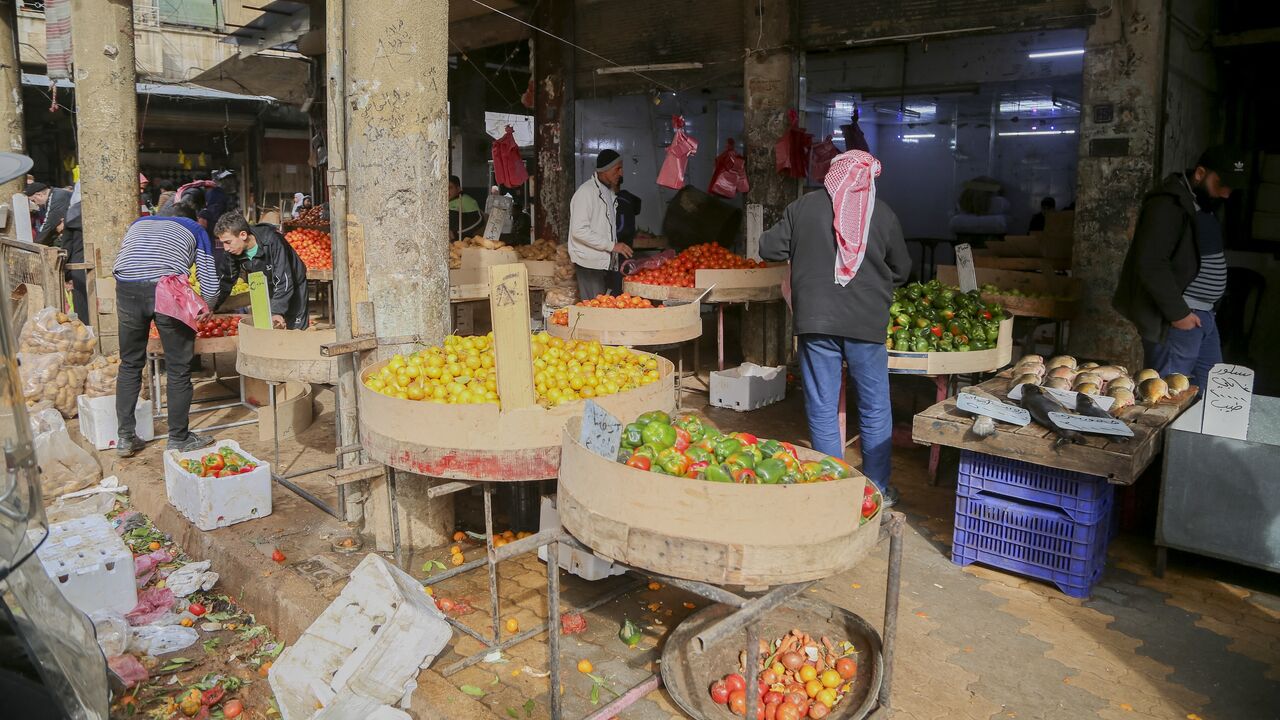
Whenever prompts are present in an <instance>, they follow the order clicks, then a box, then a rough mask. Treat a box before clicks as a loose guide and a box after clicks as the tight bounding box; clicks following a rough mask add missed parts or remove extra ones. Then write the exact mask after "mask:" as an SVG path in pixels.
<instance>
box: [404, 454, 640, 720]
mask: <svg viewBox="0 0 1280 720" xmlns="http://www.w3.org/2000/svg"><path fill="white" fill-rule="evenodd" d="M387 472H388V473H389V475H390V477H389V478H388V482H387V492H388V494H389V499H390V501H391V518H392V542H393V544H394V551H395V554H396V559H397V563H398V562H399V558H400V533H399V523H398V518H397V516H398V514H399V513H398V509H397V507H396V497H395V474H396V471H395V470H394V469H392V468H387ZM476 485H481V486H483V490H484V535H485V556H484V557H483V558H479V559H476V560H472V561H470V562H466V563H463V564H461V565H459V566H457V567H455V568H451V569H449V570H445V571H443V572H440V573H436V574H435V575H432V576H431V577H429V578H426V579H425V580H423V581H422V584H423V585H424V586H425V585H435V584H437V583H441V582H444V581H445V580H448V579H450V578H454V577H457V576H459V575H461V574H463V573H466V572H470V571H472V570H475V569H477V568H480V567H482V566H483V567H487V568H488V575H489V609H490V613H491V614H492V618H491V619H492V628H491V629H492V632H493V634H492V636H489V637H486V636H485V635H484V634H482V633H480V632H477V631H476V630H473V629H472V628H470V627H468V626H467V625H465V624H463V623H462V622H460V621H459V620H457V619H456V618H452V617H449V616H448V615H446V616H445V620H446V621H447V622H448V623H449V624H450V625H452V626H453V627H454V628H455V629H457V630H458V631H459V632H462V633H464V634H466V635H469V636H470V637H472V638H475V639H476V640H477V641H479V642H480V644H481V645H483V646H484V647H483V649H481V650H480V651H479V652H477V653H475V654H473V655H470V656H468V657H465V658H463V659H461V660H459V661H457V662H455V663H453V664H452V665H449V666H448V667H446V668H444V669H443V670H441V671H440V674H441V675H443V676H444V677H449V676H450V675H453V674H455V673H458V672H460V671H462V670H465V669H466V668H469V667H471V666H472V665H475V664H476V663H478V662H480V661H481V660H483V659H484V658H485V657H486V656H487V655H489V654H490V653H492V652H494V651H503V650H506V649H507V648H509V647H512V646H513V645H518V644H519V643H522V642H524V641H525V640H528V639H529V638H532V637H534V636H536V635H539V634H541V633H543V632H546V631H547V630H548V629H550V630H551V633H552V634H551V636H550V638H549V642H550V644H551V646H552V647H553V648H554V649H555V651H554V654H553V657H558V654H559V653H558V649H559V646H560V645H559V644H560V613H559V612H558V608H559V598H560V577H559V573H558V572H557V569H558V567H559V557H560V553H559V544H558V541H559V540H561V539H563V538H562V536H561V533H560V529H559V527H556V528H553V529H547V530H542V531H540V532H537V533H535V534H533V535H530V536H529V537H527V538H524V539H522V540H516V541H515V542H512V543H508V544H507V545H504V546H502V547H500V548H499V547H495V546H494V544H493V485H494V483H492V482H482V481H474V482H473V481H453V482H446V483H443V484H440V485H436V486H433V487H431V488H429V489H428V490H427V496H428V497H432V498H434V497H440V496H442V495H449V494H452V493H455V492H458V491H460V490H467V489H470V488H472V487H475V486H476ZM543 546H546V547H547V588H548V593H549V594H550V595H551V597H553V598H554V600H552V601H548V605H547V607H548V611H547V621H546V622H544V623H542V624H540V625H538V626H537V627H534V628H530V629H528V630H525V631H524V632H521V633H519V634H517V635H512V636H511V637H508V638H506V639H505V640H504V639H503V638H502V622H501V616H500V606H499V601H498V563H500V562H502V561H504V560H510V559H511V558H514V557H517V556H519V555H523V554H525V553H528V552H536V551H537V550H538V548H540V547H543ZM639 585H640V581H638V580H637V581H636V582H633V583H627V584H625V585H623V586H621V587H619V588H617V589H615V590H612V591H610V592H607V593H604V594H603V595H602V596H601V597H598V598H596V599H595V600H592V601H591V602H590V603H588V604H587V605H584V606H583V607H580V608H576V609H575V610H574V612H588V611H590V610H594V609H595V608H597V607H599V606H601V605H603V604H605V603H607V602H610V601H611V600H614V599H615V598H617V597H618V596H620V595H624V594H626V593H628V592H631V591H632V590H634V589H635V588H636V587H638V586H639ZM557 672H558V671H557V670H552V676H551V682H552V687H556V686H557V675H556V673H557ZM551 694H552V696H555V695H557V693H554V692H553V693H551ZM552 717H558V716H557V715H554V714H553V715H552Z"/></svg>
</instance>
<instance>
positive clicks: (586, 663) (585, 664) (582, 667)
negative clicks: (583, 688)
mask: <svg viewBox="0 0 1280 720" xmlns="http://www.w3.org/2000/svg"><path fill="white" fill-rule="evenodd" d="M594 669H595V667H594V666H592V664H591V661H590V660H587V659H586V658H583V659H581V660H579V661H578V672H580V673H589V672H591V671H592V670H594Z"/></svg>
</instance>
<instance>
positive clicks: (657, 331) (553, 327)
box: [547, 302, 702, 347]
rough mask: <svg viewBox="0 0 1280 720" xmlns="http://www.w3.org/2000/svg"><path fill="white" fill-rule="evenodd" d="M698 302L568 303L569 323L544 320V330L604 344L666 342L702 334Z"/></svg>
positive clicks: (684, 339) (566, 336)
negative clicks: (606, 305) (620, 305)
mask: <svg viewBox="0 0 1280 720" xmlns="http://www.w3.org/2000/svg"><path fill="white" fill-rule="evenodd" d="M699 306H700V304H699V303H695V302H687V303H683V304H679V305H665V306H663V307H656V308H627V309H623V310H619V309H616V308H596V307H580V306H577V305H571V306H569V308H568V311H569V324H568V325H557V324H555V323H551V322H548V323H547V332H548V333H550V334H551V335H554V336H556V337H559V338H564V339H566V340H568V339H572V340H598V341H600V342H602V343H604V344H606V345H626V346H628V347H634V346H637V345H669V344H671V343H680V342H684V341H686V340H692V339H694V338H696V337H699V336H701V335H702V316H701V315H699V314H698V310H699Z"/></svg>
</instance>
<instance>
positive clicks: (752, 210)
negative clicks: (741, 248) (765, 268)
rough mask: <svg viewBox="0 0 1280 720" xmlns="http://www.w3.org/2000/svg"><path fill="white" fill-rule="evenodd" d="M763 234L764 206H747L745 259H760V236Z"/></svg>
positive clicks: (753, 204)
mask: <svg viewBox="0 0 1280 720" xmlns="http://www.w3.org/2000/svg"><path fill="white" fill-rule="evenodd" d="M763 234H764V206H763V205H761V204H759V203H749V204H748V205H747V258H749V259H751V260H759V259H760V236H761V235H763Z"/></svg>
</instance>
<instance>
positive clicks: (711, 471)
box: [702, 463, 733, 483]
mask: <svg viewBox="0 0 1280 720" xmlns="http://www.w3.org/2000/svg"><path fill="white" fill-rule="evenodd" d="M702 477H703V479H705V480H709V481H711V482H722V483H731V482H733V475H731V474H729V470H728V469H727V468H725V466H723V465H719V464H716V463H712V464H710V465H708V466H707V468H706V469H705V470H703V471H702Z"/></svg>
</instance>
